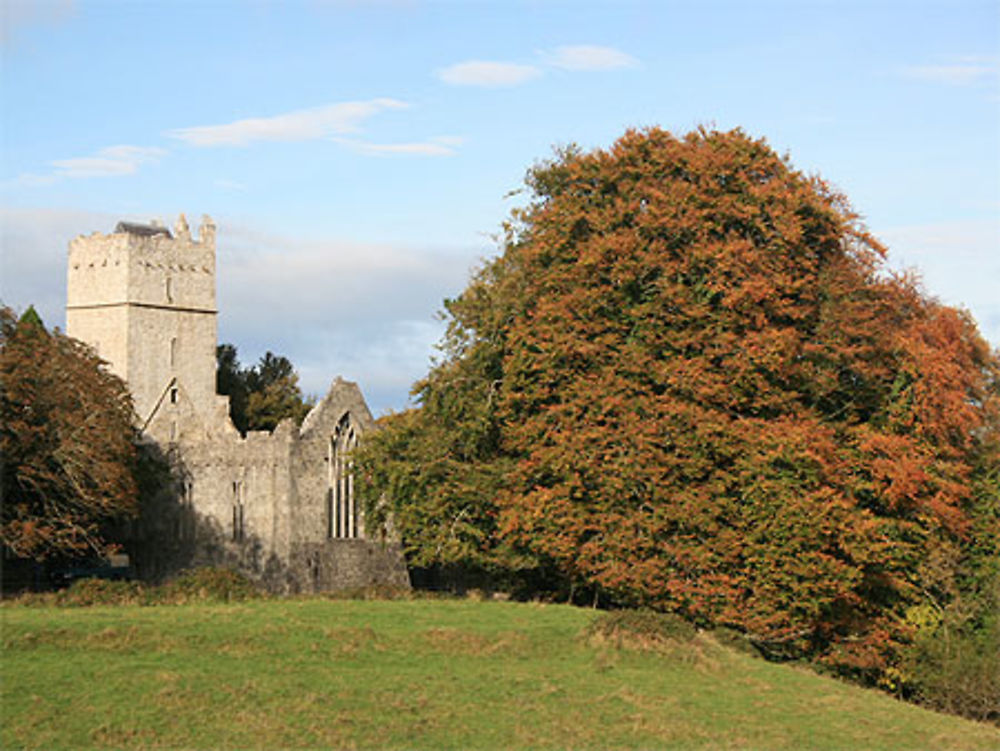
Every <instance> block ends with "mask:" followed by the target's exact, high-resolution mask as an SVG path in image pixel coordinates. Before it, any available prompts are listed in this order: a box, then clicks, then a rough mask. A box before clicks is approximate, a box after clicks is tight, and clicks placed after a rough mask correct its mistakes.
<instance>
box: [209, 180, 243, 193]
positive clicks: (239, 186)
mask: <svg viewBox="0 0 1000 751" xmlns="http://www.w3.org/2000/svg"><path fill="white" fill-rule="evenodd" d="M215 187H216V188H222V189H223V190H236V191H241V192H242V191H244V190H246V189H247V186H246V185H244V184H243V183H241V182H237V181H236V180H229V179H227V178H225V177H220V178H219V179H218V180H216V181H215Z"/></svg>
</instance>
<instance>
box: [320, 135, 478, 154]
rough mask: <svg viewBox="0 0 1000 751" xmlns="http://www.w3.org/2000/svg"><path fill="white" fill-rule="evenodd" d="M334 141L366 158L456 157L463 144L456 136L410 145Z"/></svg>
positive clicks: (344, 140)
mask: <svg viewBox="0 0 1000 751" xmlns="http://www.w3.org/2000/svg"><path fill="white" fill-rule="evenodd" d="M333 140H334V141H336V142H337V143H339V144H342V145H344V146H346V147H347V148H349V149H351V150H352V151H355V152H357V153H359V154H365V155H366V156H405V155H409V156H454V155H455V154H456V153H457V152H456V150H455V147H456V146H459V145H461V143H462V139H461V138H458V137H455V136H440V137H437V138H430V139H428V140H426V141H413V142H409V143H369V142H368V141H360V140H357V139H353V138H335V139H333Z"/></svg>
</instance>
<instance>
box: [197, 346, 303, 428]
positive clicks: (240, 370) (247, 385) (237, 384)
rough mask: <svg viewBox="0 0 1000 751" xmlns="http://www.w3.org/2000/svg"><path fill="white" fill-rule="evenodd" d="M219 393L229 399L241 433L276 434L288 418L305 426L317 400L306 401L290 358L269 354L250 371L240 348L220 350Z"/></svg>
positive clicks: (217, 372) (230, 412)
mask: <svg viewBox="0 0 1000 751" xmlns="http://www.w3.org/2000/svg"><path fill="white" fill-rule="evenodd" d="M216 361H217V371H216V390H217V391H218V393H220V394H224V395H226V396H228V397H229V414H230V417H231V418H232V420H233V425H235V426H236V428H237V430H239V431H240V432H241V433H246V432H247V431H248V430H274V429H275V428H276V427H277V426H278V423H279V422H281V421H282V420H284V419H285V418H291V419H293V420H294V421H295V422H296V423H301V422H302V420H303V419H305V416H306V415H307V414H308V413H309V410H310V409H312V407H313V404H314V400H312V399H310V398H306V397H303V395H302V389H301V388H299V376H298V374H297V373H296V372H295V368H294V366H293V365H292V363H291V361H290V360H289V359H288V358H287V357H283V356H281V355H275V354H273V353H271V352H267V353H265V354H264V356H263V357H261V358H260V361H259V362H258V363H257V364H256V365H254V366H251V367H249V368H244V367H242V366H241V365H240V361H239V356H238V353H237V351H236V347H234V346H233V345H232V344H220V345H219V346H218V348H217V349H216Z"/></svg>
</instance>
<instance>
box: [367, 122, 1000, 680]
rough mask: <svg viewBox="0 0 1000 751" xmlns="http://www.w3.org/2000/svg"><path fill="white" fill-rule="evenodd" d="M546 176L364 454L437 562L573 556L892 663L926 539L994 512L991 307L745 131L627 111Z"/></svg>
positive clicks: (514, 562)
mask: <svg viewBox="0 0 1000 751" xmlns="http://www.w3.org/2000/svg"><path fill="white" fill-rule="evenodd" d="M528 185H529V187H530V188H531V190H532V195H533V199H532V202H531V203H530V205H529V206H528V207H527V208H526V209H524V210H521V211H518V212H515V214H514V216H513V217H512V221H511V222H510V224H509V225H508V226H507V227H506V239H505V243H504V252H503V255H502V256H501V257H500V258H498V259H496V260H495V261H492V262H490V263H488V264H487V265H486V266H485V267H484V269H483V270H482V271H480V272H479V274H478V275H477V276H476V277H475V278H474V279H473V280H472V282H471V284H470V286H469V288H468V289H467V290H466V291H465V292H464V293H463V294H462V295H461V296H460V297H458V298H457V299H456V300H452V301H449V302H447V303H446V310H447V314H448V315H449V317H450V320H449V329H448V333H447V336H446V338H445V340H444V342H443V345H442V349H443V353H444V357H443V359H442V361H441V362H440V363H439V364H437V365H436V366H435V367H434V368H433V369H432V370H431V372H430V373H429V374H428V376H427V378H426V379H424V380H423V381H421V382H420V383H418V384H417V386H416V387H415V394H416V396H417V398H418V400H419V404H420V406H419V408H418V409H417V410H415V411H413V412H409V413H405V414H403V415H399V416H394V417H392V418H390V419H388V420H387V421H386V422H385V429H384V430H383V431H382V432H381V433H380V434H379V435H378V436H376V437H374V438H370V439H368V441H367V445H366V446H365V447H363V448H362V450H361V452H360V454H359V459H358V461H359V464H360V465H361V466H362V467H363V468H364V471H365V473H366V476H367V477H368V479H369V482H368V483H367V486H366V489H365V490H364V493H365V495H366V500H367V503H368V505H369V509H370V510H371V512H372V513H376V512H377V511H378V509H379V508H383V509H387V510H390V509H391V510H392V511H393V512H394V513H395V518H396V520H397V524H399V527H400V531H401V533H402V536H403V539H404V542H405V543H406V545H407V548H408V550H409V552H410V555H411V557H412V558H413V559H415V560H421V561H438V562H442V563H444V562H448V561H449V560H452V559H454V560H477V559H478V560H487V561H490V562H491V563H492V564H493V565H496V566H499V567H504V566H507V567H517V566H521V567H522V569H523V570H527V569H531V570H534V571H536V572H537V571H544V572H556V573H557V575H558V576H559V577H560V578H561V580H562V582H563V585H564V586H565V587H567V588H570V589H572V588H574V587H575V588H577V589H578V590H579V589H581V588H585V589H588V590H590V591H594V592H596V593H598V594H599V595H600V596H601V597H603V598H604V599H605V601H613V602H617V603H622V604H634V605H645V606H652V607H655V608H659V609H662V610H670V611H677V612H680V613H683V614H685V615H686V616H687V617H689V618H691V619H694V620H697V621H699V622H702V623H708V624H720V625H728V626H733V627H736V628H738V629H741V630H743V631H745V632H746V633H747V634H748V635H749V636H750V637H751V638H752V639H753V640H754V641H755V642H756V643H757V644H758V645H759V646H760V647H761V648H762V649H764V650H766V651H767V652H769V653H770V654H772V655H774V656H790V657H791V656H800V655H810V656H814V657H817V658H819V659H823V660H825V661H827V662H829V663H830V664H833V665H836V666H837V667H838V668H839V669H841V670H843V671H847V672H850V673H853V674H855V675H859V676H865V677H869V678H871V679H873V680H874V679H881V680H884V681H890V680H891V676H890V673H889V672H888V668H889V667H890V666H891V665H893V664H894V663H895V662H896V661H897V660H898V655H899V651H900V650H901V649H902V648H904V647H905V645H906V644H907V643H908V642H909V640H910V639H911V638H912V636H913V633H914V629H913V628H912V627H911V625H909V624H908V623H907V622H906V612H907V609H908V608H910V607H912V606H914V605H915V604H918V603H920V602H922V601H923V600H924V599H925V598H926V597H927V596H928V595H927V594H926V592H925V591H926V590H927V586H926V585H927V584H928V583H929V578H928V575H927V574H926V573H925V572H924V571H923V570H922V563H923V562H924V561H925V560H926V557H927V554H928V551H930V550H934V549H938V548H940V549H944V548H948V547H951V548H954V549H955V550H957V551H959V553H960V556H961V555H964V554H965V552H964V551H967V550H968V549H969V547H970V544H971V537H970V530H971V529H972V528H973V527H974V526H975V519H979V520H981V523H982V524H983V525H985V526H986V527H987V529H985V530H980V531H979V534H981V533H983V532H986V533H988V534H993V535H996V534H997V533H998V531H1000V530H998V529H997V527H996V525H995V522H994V521H990V519H992V517H990V516H989V515H988V514H980V515H978V516H977V515H976V514H975V513H974V512H973V507H974V505H975V503H976V502H977V501H976V500H975V499H976V497H977V496H976V491H975V482H974V480H973V475H974V472H975V466H976V462H977V461H978V460H977V456H979V455H980V453H981V450H982V448H983V446H984V445H985V444H986V443H987V442H988V441H989V440H992V439H991V436H993V435H995V431H996V420H995V415H996V411H997V396H996V388H995V387H996V383H997V381H998V377H1000V365H998V360H997V356H996V354H995V353H993V352H992V351H991V350H990V348H989V346H988V345H987V344H986V343H985V342H984V340H983V339H982V338H981V337H980V335H979V334H978V332H977V331H976V328H975V325H974V323H973V322H972V320H971V319H970V318H969V317H968V315H966V314H965V313H962V312H960V311H957V310H954V309H952V308H948V307H946V306H943V305H940V304H938V303H937V302H935V301H934V300H933V299H930V298H929V297H927V296H926V295H925V294H924V293H923V292H922V291H921V289H920V287H919V285H918V284H917V282H916V281H915V280H913V279H911V278H909V277H907V276H905V275H904V276H894V275H892V274H890V273H888V272H887V271H886V270H885V269H884V266H883V258H884V256H885V249H884V248H883V247H882V246H881V245H880V244H879V243H878V241H877V240H875V239H874V238H873V237H872V236H871V235H870V234H869V233H868V232H867V231H866V230H865V228H864V227H863V225H862V224H861V222H860V221H859V219H858V216H857V215H856V214H855V213H854V212H853V210H852V209H851V208H850V206H849V204H848V202H847V200H846V199H845V198H844V197H843V196H841V195H839V194H838V193H837V192H835V191H834V190H832V189H831V188H830V187H829V186H828V185H827V184H825V183H824V182H823V181H822V180H820V179H818V178H811V177H807V176H805V175H802V174H801V173H799V172H797V171H795V170H794V169H793V168H792V167H791V166H790V164H789V163H788V161H787V159H783V158H781V157H779V156H778V155H776V154H775V153H774V152H773V151H772V150H771V149H770V148H769V147H768V146H767V144H766V143H765V142H763V141H760V140H755V139H752V138H749V137H747V136H746V135H745V134H744V133H742V132H741V131H733V132H728V133H720V132H714V131H706V130H699V131H695V132H693V133H690V134H687V135H686V136H684V137H681V138H677V137H675V136H673V135H671V134H669V133H666V132H664V131H662V130H658V129H651V130H647V131H642V132H635V131H633V132H629V133H627V134H626V135H625V136H624V137H623V138H621V139H620V140H619V141H618V142H617V143H615V144H614V146H613V147H611V148H610V149H608V150H606V151H605V150H597V151H594V152H591V153H582V152H580V151H579V150H577V149H573V148H570V149H566V150H564V151H562V152H560V153H558V154H557V155H556V157H555V158H554V159H553V160H552V161H551V162H548V163H545V164H542V165H539V166H538V167H536V168H534V169H533V170H531V171H530V172H529V175H528ZM980 501H981V502H983V503H987V504H992V506H993V507H995V505H996V503H997V501H996V499H995V498H991V499H987V500H986V501H982V499H981V498H980ZM380 504H381V506H380ZM417 525H422V527H421V528H420V529H418V528H417ZM442 540H444V541H455V544H453V545H449V544H443V543H442Z"/></svg>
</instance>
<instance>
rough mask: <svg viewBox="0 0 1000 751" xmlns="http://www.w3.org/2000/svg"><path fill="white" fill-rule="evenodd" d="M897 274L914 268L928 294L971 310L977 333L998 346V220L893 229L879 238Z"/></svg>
mask: <svg viewBox="0 0 1000 751" xmlns="http://www.w3.org/2000/svg"><path fill="white" fill-rule="evenodd" d="M876 234H878V235H879V237H880V238H881V239H882V240H883V241H885V243H886V245H887V246H888V247H889V264H890V266H892V267H893V268H896V269H903V268H916V269H917V271H918V272H919V273H920V275H921V276H922V278H923V281H924V285H925V286H926V288H927V291H928V292H929V293H930V294H932V295H934V296H936V297H938V298H939V299H941V300H942V301H943V302H944V303H946V304H948V305H958V306H961V307H965V308H967V309H968V310H969V311H970V312H971V313H972V315H973V316H974V317H975V318H976V321H977V322H978V323H979V330H980V332H981V333H982V334H983V336H985V337H986V338H987V339H988V340H989V341H991V342H992V343H993V345H994V346H1000V299H998V297H997V293H996V287H997V280H998V279H1000V254H998V253H997V250H996V249H997V243H998V242H1000V220H997V219H992V220H980V221H967V222H947V223H941V224H926V225H915V226H908V227H894V228H890V229H886V230H883V231H881V232H877V233H876Z"/></svg>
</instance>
